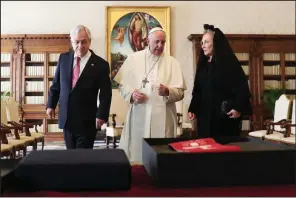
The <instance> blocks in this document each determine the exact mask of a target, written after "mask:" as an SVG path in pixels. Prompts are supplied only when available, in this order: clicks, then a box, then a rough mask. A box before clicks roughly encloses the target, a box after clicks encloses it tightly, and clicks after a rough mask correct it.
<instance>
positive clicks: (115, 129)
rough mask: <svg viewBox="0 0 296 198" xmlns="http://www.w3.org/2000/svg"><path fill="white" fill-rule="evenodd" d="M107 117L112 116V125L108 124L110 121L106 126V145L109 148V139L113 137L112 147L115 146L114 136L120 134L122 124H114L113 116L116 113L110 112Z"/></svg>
mask: <svg viewBox="0 0 296 198" xmlns="http://www.w3.org/2000/svg"><path fill="white" fill-rule="evenodd" d="M109 117H112V125H111V126H110V123H109V122H108V123H107V128H106V146H107V148H109V142H110V139H111V138H112V139H113V148H116V138H117V137H119V136H121V133H122V129H123V126H116V121H115V117H116V114H110V116H109Z"/></svg>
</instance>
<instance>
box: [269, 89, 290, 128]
mask: <svg viewBox="0 0 296 198" xmlns="http://www.w3.org/2000/svg"><path fill="white" fill-rule="evenodd" d="M290 103H291V101H290V100H289V99H288V97H287V96H286V95H285V94H283V95H281V96H280V98H279V99H278V100H277V101H276V102H275V107H274V120H273V121H274V122H278V121H280V120H283V119H286V120H288V119H289V108H290ZM274 130H275V131H284V130H285V129H283V128H281V126H280V125H276V126H274Z"/></svg>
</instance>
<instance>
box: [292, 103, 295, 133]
mask: <svg viewBox="0 0 296 198" xmlns="http://www.w3.org/2000/svg"><path fill="white" fill-rule="evenodd" d="M295 109H296V99H294V100H293V106H292V118H291V119H292V120H291V123H292V124H296V110H295ZM291 133H292V134H293V135H296V127H294V126H293V127H291Z"/></svg>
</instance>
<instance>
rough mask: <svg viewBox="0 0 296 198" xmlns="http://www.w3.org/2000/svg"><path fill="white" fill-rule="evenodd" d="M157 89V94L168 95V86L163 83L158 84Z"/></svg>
mask: <svg viewBox="0 0 296 198" xmlns="http://www.w3.org/2000/svg"><path fill="white" fill-rule="evenodd" d="M157 89H158V95H160V96H169V94H170V93H169V88H168V87H166V86H165V85H163V84H160V85H159V87H158V88H157Z"/></svg>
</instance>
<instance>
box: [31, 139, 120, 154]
mask: <svg viewBox="0 0 296 198" xmlns="http://www.w3.org/2000/svg"><path fill="white" fill-rule="evenodd" d="M109 145H110V148H113V147H112V144H111V143H110V144H109ZM116 145H117V146H118V145H119V142H117V143H116ZM106 147H107V146H106V142H104V141H103V140H96V141H95V143H94V149H103V148H106ZM41 148H42V147H41V143H38V147H37V150H41ZM64 149H66V145H65V142H64V141H51V142H45V144H44V150H64ZM27 151H28V152H30V151H32V147H28V148H27Z"/></svg>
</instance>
